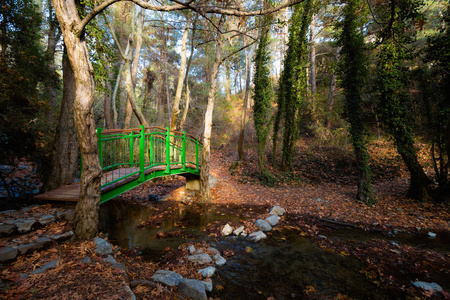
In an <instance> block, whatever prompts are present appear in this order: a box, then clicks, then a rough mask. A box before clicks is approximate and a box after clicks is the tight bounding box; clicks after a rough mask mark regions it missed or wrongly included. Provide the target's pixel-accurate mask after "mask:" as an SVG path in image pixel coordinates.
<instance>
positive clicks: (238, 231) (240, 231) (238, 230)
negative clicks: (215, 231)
mask: <svg viewBox="0 0 450 300" xmlns="http://www.w3.org/2000/svg"><path fill="white" fill-rule="evenodd" d="M244 228H245V227H244V226H241V227H238V228H236V229H235V230H234V231H233V234H234V235H235V236H239V235H240V234H241V233H242V232H243V231H244Z"/></svg>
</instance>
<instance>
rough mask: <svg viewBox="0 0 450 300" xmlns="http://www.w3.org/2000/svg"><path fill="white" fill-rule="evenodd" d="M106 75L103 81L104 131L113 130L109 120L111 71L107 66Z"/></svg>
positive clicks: (111, 121)
mask: <svg viewBox="0 0 450 300" xmlns="http://www.w3.org/2000/svg"><path fill="white" fill-rule="evenodd" d="M106 74H107V77H108V78H106V79H105V105H104V109H103V114H104V115H105V127H106V129H112V128H114V125H113V120H112V118H111V82H110V77H111V76H110V75H111V70H110V68H109V65H106Z"/></svg>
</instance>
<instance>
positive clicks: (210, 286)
mask: <svg viewBox="0 0 450 300" xmlns="http://www.w3.org/2000/svg"><path fill="white" fill-rule="evenodd" d="M203 283H204V284H205V290H207V291H208V292H212V290H213V283H212V280H211V278H206V279H203Z"/></svg>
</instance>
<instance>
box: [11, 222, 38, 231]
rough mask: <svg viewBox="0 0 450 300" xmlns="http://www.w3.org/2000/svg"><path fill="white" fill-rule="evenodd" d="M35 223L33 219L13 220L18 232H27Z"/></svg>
mask: <svg viewBox="0 0 450 300" xmlns="http://www.w3.org/2000/svg"><path fill="white" fill-rule="evenodd" d="M35 223H36V220H35V219H26V220H25V219H17V220H16V221H15V222H14V225H15V226H16V227H17V230H18V231H19V232H20V233H23V232H28V231H30V230H31V227H33V225H34V224H35Z"/></svg>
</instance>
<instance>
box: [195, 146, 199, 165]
mask: <svg viewBox="0 0 450 300" xmlns="http://www.w3.org/2000/svg"><path fill="white" fill-rule="evenodd" d="M195 166H196V169H197V171H198V166H199V163H198V139H196V140H195Z"/></svg>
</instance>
